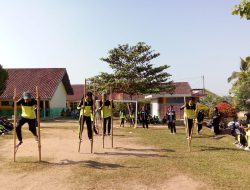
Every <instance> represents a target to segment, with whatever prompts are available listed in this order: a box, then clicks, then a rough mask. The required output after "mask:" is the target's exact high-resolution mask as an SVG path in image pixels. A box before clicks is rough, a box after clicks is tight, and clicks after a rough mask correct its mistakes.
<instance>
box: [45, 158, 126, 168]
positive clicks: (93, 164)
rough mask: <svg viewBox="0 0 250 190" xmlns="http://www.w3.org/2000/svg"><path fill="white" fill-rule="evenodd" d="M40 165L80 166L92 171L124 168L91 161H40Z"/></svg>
mask: <svg viewBox="0 0 250 190" xmlns="http://www.w3.org/2000/svg"><path fill="white" fill-rule="evenodd" d="M41 163H45V164H49V165H53V166H68V165H80V166H82V167H89V168H94V169H117V168H124V166H122V165H120V164H111V163H104V162H97V161H93V160H86V161H73V160H68V159H64V160H60V162H59V163H53V162H48V161H42V162H41Z"/></svg>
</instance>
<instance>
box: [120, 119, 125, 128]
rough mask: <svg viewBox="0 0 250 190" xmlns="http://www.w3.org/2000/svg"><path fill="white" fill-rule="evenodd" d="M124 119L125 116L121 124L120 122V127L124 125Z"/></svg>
mask: <svg viewBox="0 0 250 190" xmlns="http://www.w3.org/2000/svg"><path fill="white" fill-rule="evenodd" d="M124 121H125V119H124V118H121V124H120V127H121V126H123V127H124Z"/></svg>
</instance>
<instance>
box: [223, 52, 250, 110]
mask: <svg viewBox="0 0 250 190" xmlns="http://www.w3.org/2000/svg"><path fill="white" fill-rule="evenodd" d="M228 82H233V84H232V88H231V89H230V94H231V95H232V96H233V103H234V105H235V106H236V108H237V109H239V110H248V109H250V105H249V104H247V103H246V101H247V100H248V99H249V98H250V57H247V58H246V59H245V60H244V59H242V58H241V62H240V71H237V72H236V71H234V72H233V73H232V75H231V76H230V77H229V78H228Z"/></svg>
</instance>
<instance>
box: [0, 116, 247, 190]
mask: <svg viewBox="0 0 250 190" xmlns="http://www.w3.org/2000/svg"><path fill="white" fill-rule="evenodd" d="M48 124H49V127H47V123H45V124H43V126H44V128H43V130H45V131H46V130H47V128H54V127H55V128H56V129H60V128H61V129H62V130H72V127H76V125H77V123H76V122H67V125H66V124H65V121H63V122H52V123H48ZM114 131H115V134H116V135H117V136H116V137H115V138H123V139H124V140H126V139H128V140H131V139H132V141H133V142H128V143H132V144H135V145H138V146H141V147H142V146H144V147H147V148H146V149H141V148H136V146H135V147H130V148H124V147H122V146H120V147H115V149H116V150H119V149H121V150H123V151H124V152H109V151H106V152H104V153H98V152H96V153H95V154H94V156H93V157H91V159H87V160H82V161H71V162H70V163H67V164H52V163H50V161H49V159H50V158H48V159H47V158H46V159H47V161H44V162H41V163H38V162H36V159H34V158H33V157H32V158H29V157H25V158H18V159H19V162H18V163H13V162H12V161H7V162H6V163H5V164H2V166H3V167H5V168H7V169H8V170H9V171H10V172H12V173H20V172H23V173H26V174H27V175H28V173H30V172H31V171H32V173H34V175H35V174H36V173H38V172H40V171H43V172H48V171H52V170H53V169H55V170H56V171H57V170H58V171H61V173H62V174H63V172H65V173H66V174H67V173H68V170H70V175H68V176H67V175H65V181H67V183H69V184H72V185H73V187H75V189H79V188H77V187H80V186H81V187H83V188H87V189H88V188H89V189H106V188H111V187H112V188H111V189H116V188H117V189H126V188H124V185H125V184H130V185H131V186H132V187H133V186H134V185H136V184H137V185H138V184H144V185H145V186H142V187H141V188H138V189H145V188H148V187H151V188H150V189H154V188H155V189H157V188H156V187H157V185H158V186H159V188H158V189H160V186H161V185H162V184H163V182H164V181H166V180H168V179H170V178H172V177H174V176H178V175H185V176H189V177H191V178H192V179H194V180H196V179H197V180H198V181H201V182H204V183H205V184H207V187H208V189H249V176H250V166H249V160H250V153H249V152H246V151H243V150H241V149H237V148H236V147H235V146H234V145H233V144H232V143H233V137H231V136H226V135H221V136H217V137H214V136H213V135H212V132H211V131H210V130H209V129H204V130H203V135H202V136H198V135H196V134H194V135H193V140H192V151H191V152H189V151H188V147H187V142H186V139H185V130H184V128H183V127H178V126H177V134H176V135H172V134H170V133H169V131H168V130H167V129H166V128H163V127H162V126H154V127H152V126H150V128H149V129H142V128H136V129H134V128H127V127H125V128H115V129H114ZM24 137H26V138H27V137H31V136H30V133H29V132H28V131H27V129H26V130H24ZM10 138H12V136H4V137H0V145H1V144H2V143H4V141H5V140H9V139H10ZM43 138H46V136H44V137H43ZM115 140H116V139H115ZM115 142H116V141H115ZM148 147H149V148H148ZM145 151H150V152H151V153H145ZM134 152H136V153H134ZM46 159H45V160H46ZM66 170H67V172H66ZM65 181H63V182H62V183H65ZM114 187H115V188H114ZM139 187H140V186H139ZM70 188H72V186H71V187H70ZM70 188H69V189H70ZM127 189H128V188H127ZM132 189H136V188H132ZM201 189H202V188H201ZM205 189H206V188H205Z"/></svg>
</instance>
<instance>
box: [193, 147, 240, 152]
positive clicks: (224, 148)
mask: <svg viewBox="0 0 250 190" xmlns="http://www.w3.org/2000/svg"><path fill="white" fill-rule="evenodd" d="M196 147H200V148H201V151H223V150H232V151H242V150H241V149H237V148H226V147H214V146H196Z"/></svg>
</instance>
